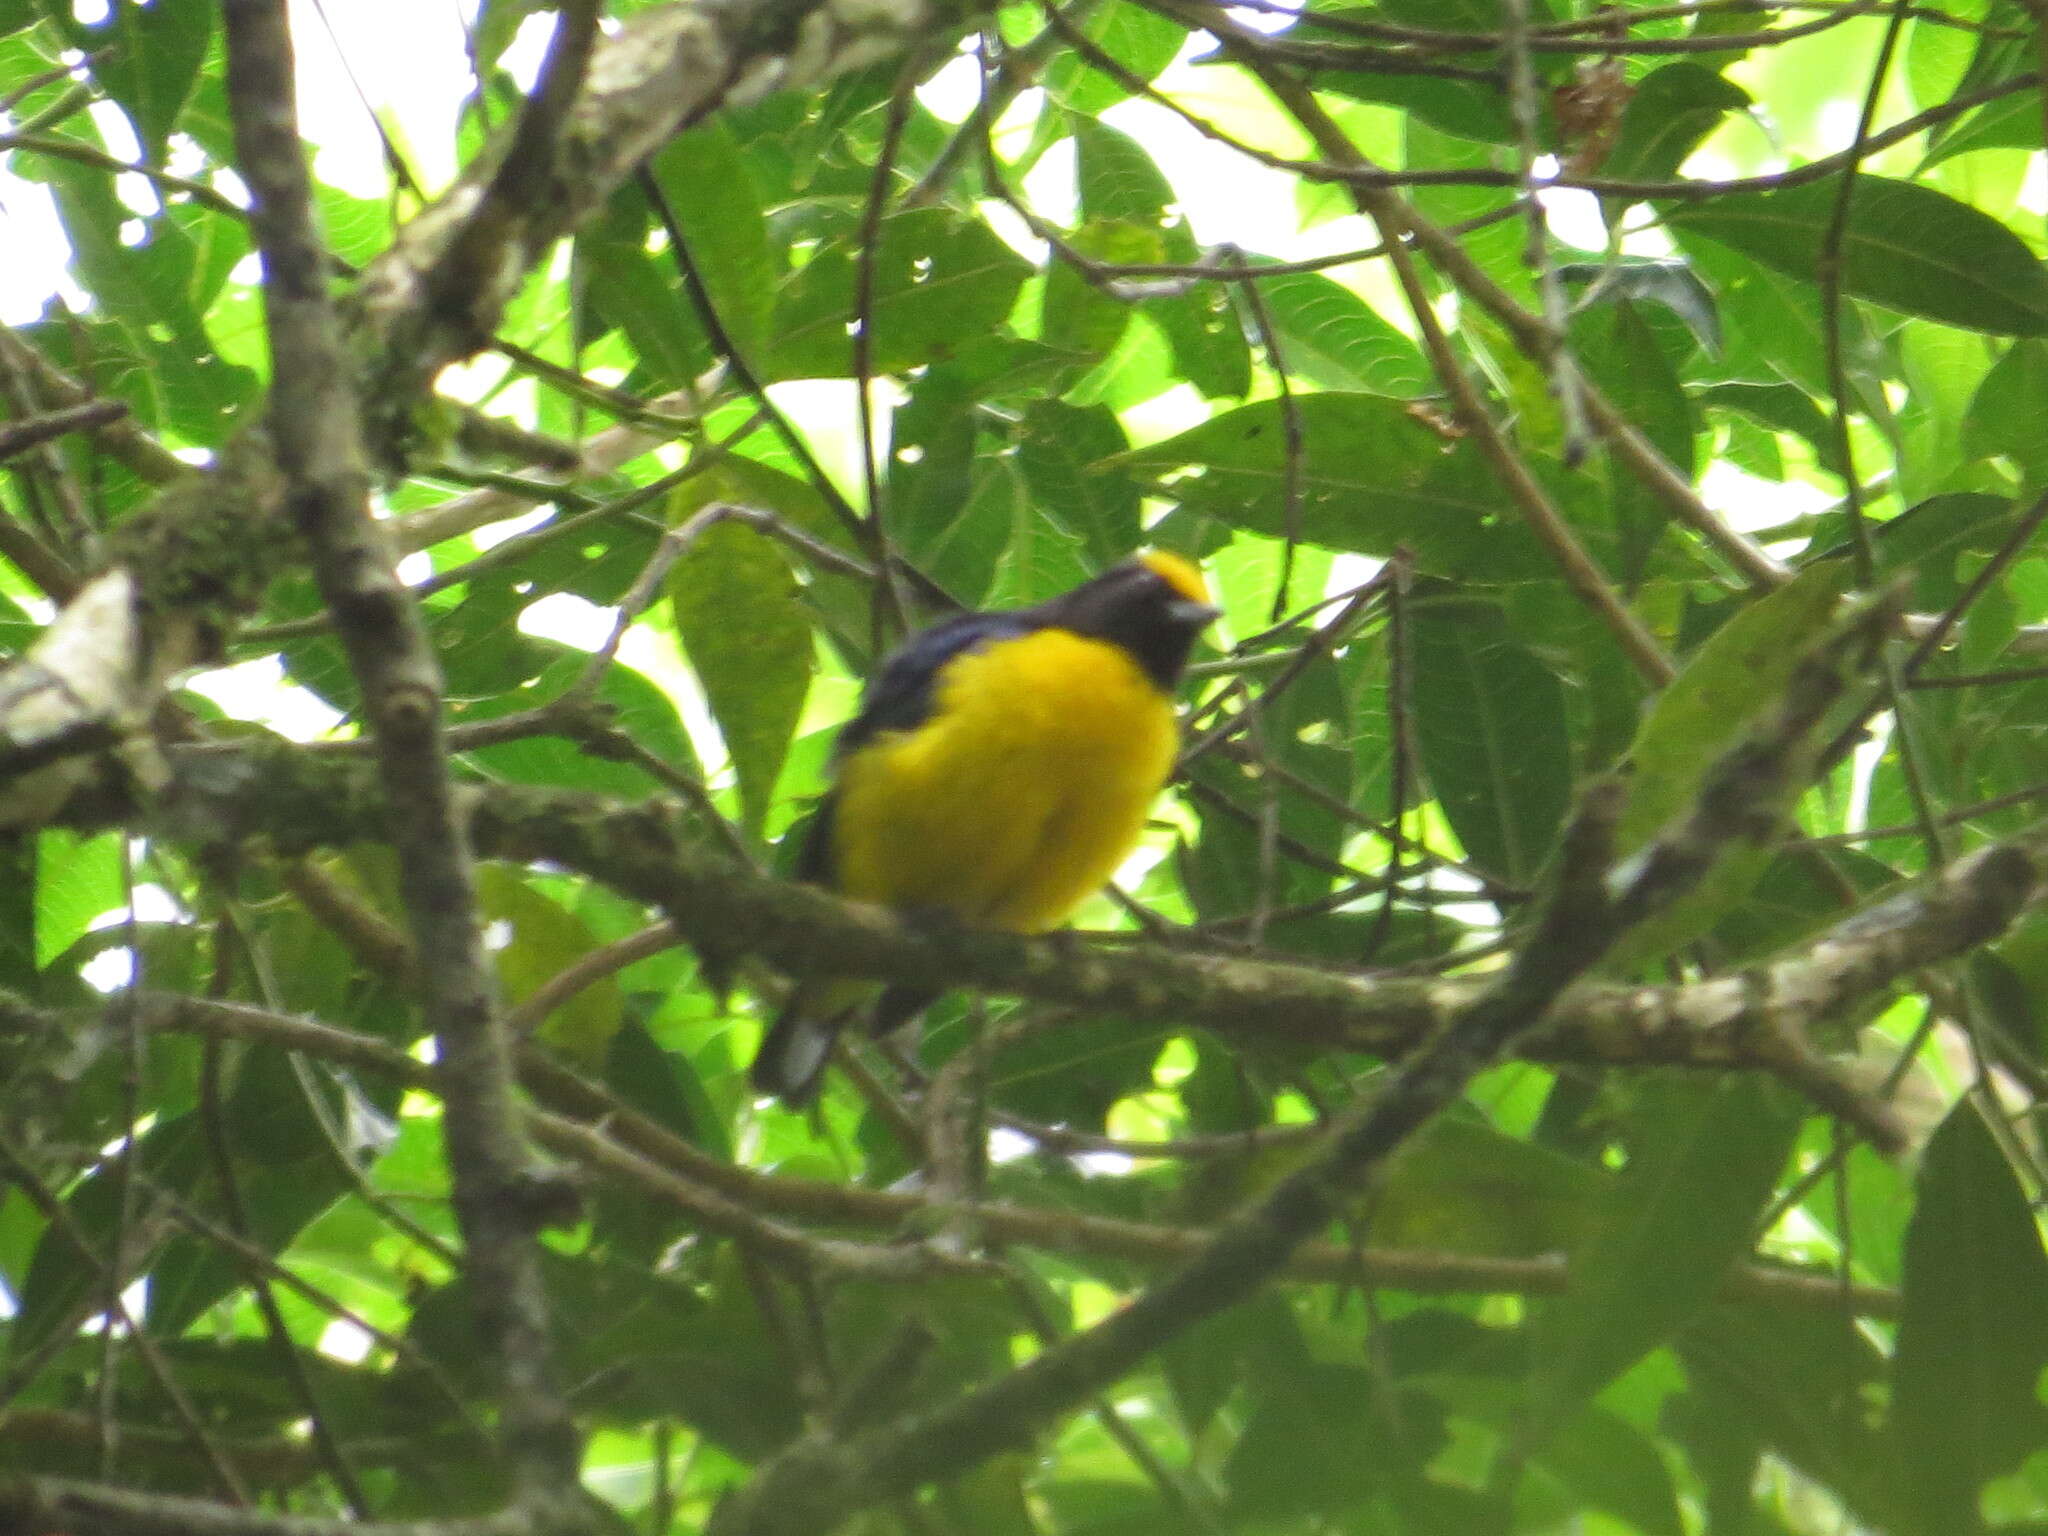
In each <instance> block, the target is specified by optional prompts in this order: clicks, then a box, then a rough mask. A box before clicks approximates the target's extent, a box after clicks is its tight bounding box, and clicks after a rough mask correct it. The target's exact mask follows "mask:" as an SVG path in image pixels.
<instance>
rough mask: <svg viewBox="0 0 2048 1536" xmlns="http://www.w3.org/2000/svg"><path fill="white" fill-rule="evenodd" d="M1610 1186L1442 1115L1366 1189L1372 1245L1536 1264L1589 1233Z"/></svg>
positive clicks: (1465, 1119)
mask: <svg viewBox="0 0 2048 1536" xmlns="http://www.w3.org/2000/svg"><path fill="white" fill-rule="evenodd" d="M1608 1182H1609V1180H1608V1179H1607V1177H1606V1176H1605V1175H1604V1174H1603V1173H1601V1171H1600V1170H1599V1169H1597V1168H1593V1167H1590V1166H1589V1165H1587V1164H1585V1163H1582V1162H1579V1161H1577V1160H1576V1159H1573V1158H1569V1157H1565V1156H1562V1155H1561V1154H1559V1153H1557V1152H1553V1151H1552V1150H1550V1149H1549V1148H1548V1147H1542V1146H1538V1145H1536V1144H1535V1143H1533V1142H1528V1141H1523V1140H1522V1139H1521V1138H1519V1137H1516V1136H1508V1135H1505V1134H1503V1133H1502V1132H1500V1131H1498V1130H1495V1129H1494V1128H1493V1127H1492V1126H1490V1125H1488V1124H1487V1123H1486V1122H1485V1121H1483V1120H1480V1119H1478V1118H1477V1117H1475V1116H1467V1115H1460V1114H1449V1113H1447V1114H1442V1115H1439V1116H1437V1118H1436V1119H1435V1120H1433V1121H1431V1122H1430V1123H1429V1124H1428V1125H1427V1126H1425V1127H1424V1128H1423V1129H1422V1130H1421V1131H1419V1132H1417V1133H1416V1134H1415V1135H1413V1136H1411V1137H1410V1138H1409V1139H1408V1140H1407V1141H1406V1142H1405V1143H1403V1144H1402V1147H1401V1150H1400V1151H1398V1152H1396V1153H1395V1154H1394V1156H1393V1157H1392V1158H1391V1159H1389V1160H1388V1163H1387V1171H1386V1176H1385V1177H1384V1179H1382V1180H1381V1181H1380V1182H1379V1183H1378V1184H1377V1185H1376V1186H1375V1187H1374V1190H1373V1194H1372V1197H1371V1204H1370V1210H1371V1213H1372V1237H1373V1241H1374V1242H1375V1243H1381V1244H1384V1245H1386V1246H1387V1247H1389V1248H1429V1249H1438V1250H1442V1251H1444V1252H1450V1253H1481V1254H1492V1255H1496V1256H1498V1257H1501V1258H1534V1257H1536V1256H1538V1255H1540V1254H1546V1253H1562V1252H1566V1251H1569V1250H1573V1249H1576V1248H1577V1247H1579V1245H1580V1244H1581V1243H1583V1242H1584V1241H1585V1240H1586V1239H1588V1238H1590V1237H1591V1236H1592V1235H1593V1233H1594V1231H1595V1230H1596V1225H1597V1223H1598V1222H1599V1220H1600V1219H1601V1212H1602V1209H1603V1207H1604V1196H1603V1193H1602V1192H1603V1190H1604V1189H1605V1187H1606V1185H1607V1184H1608Z"/></svg>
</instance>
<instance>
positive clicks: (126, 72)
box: [81, 0, 215, 165]
mask: <svg viewBox="0 0 2048 1536" xmlns="http://www.w3.org/2000/svg"><path fill="white" fill-rule="evenodd" d="M214 17H215V9H214V7H212V6H210V5H179V4H176V3H175V0H156V3H155V4H153V5H141V4H138V3H137V0H114V10H113V14H112V16H110V17H109V18H108V19H107V21H106V22H104V23H103V24H101V25H100V26H97V27H93V28H90V29H88V30H87V32H86V37H87V38H88V39H89V40H88V41H86V42H85V43H83V44H82V45H81V46H82V47H83V48H84V49H85V50H86V51H88V52H93V53H97V54H98V57H96V58H95V59H94V60H93V66H92V72H93V76H94V78H95V79H97V80H98V81H99V82H100V84H101V85H103V86H105V87H106V90H107V94H108V95H109V96H111V97H113V98H114V100H116V101H118V102H119V103H120V104H121V105H122V107H123V108H124V109H126V111H127V113H128V116H129V119H130V120H131V121H132V122H133V123H134V124H135V136H136V137H137V138H138V139H140V140H141V141H142V153H143V158H144V159H145V160H147V161H148V162H149V163H150V164H152V165H161V164H162V163H163V157H164V144H165V141H166V140H167V139H169V138H170V136H171V130H172V129H173V128H174V127H176V126H177V122H178V114H179V113H180V112H182V111H183V110H184V108H185V102H186V101H187V100H188V99H189V98H190V96H191V94H192V86H193V82H194V81H195V80H196V79H197V77H198V74H199V65H200V62H201V61H202V60H203V59H204V58H205V57H206V45H207V43H208V41H209V40H210V39H211V38H212V36H213V24H214Z"/></svg>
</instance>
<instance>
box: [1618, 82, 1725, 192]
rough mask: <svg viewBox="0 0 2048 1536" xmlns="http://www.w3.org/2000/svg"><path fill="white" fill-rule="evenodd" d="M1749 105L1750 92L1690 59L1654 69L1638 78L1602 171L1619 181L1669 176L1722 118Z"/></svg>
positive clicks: (1664, 179)
mask: <svg viewBox="0 0 2048 1536" xmlns="http://www.w3.org/2000/svg"><path fill="white" fill-rule="evenodd" d="M1748 105H1749V93H1748V92H1747V91H1745V90H1743V89H1742V87H1741V86H1739V85H1736V84H1735V83H1734V82H1733V81H1730V80H1727V79H1725V78H1723V77H1722V76H1721V75H1719V74H1716V73H1715V72H1714V71H1713V70H1711V69H1705V68H1702V67H1701V66H1700V65H1698V64H1694V63H1692V62H1690V61H1689V60H1684V59H1681V60H1679V61H1677V62H1676V63H1672V64H1666V65H1664V66H1663V67H1662V68H1660V69H1654V70H1652V71H1650V73H1649V74H1647V75H1645V76H1644V77H1643V78H1642V79H1641V80H1640V81H1639V82H1637V84H1636V88H1635V92H1634V94H1632V95H1631V96H1630V97H1629V100H1628V105H1627V106H1626V107H1625V108H1623V109H1622V114H1621V128H1620V130H1619V132H1618V133H1617V135H1616V137H1615V141H1614V148H1613V149H1612V150H1611V151H1609V153H1608V155H1607V158H1606V159H1605V160H1604V161H1602V162H1601V164H1600V172H1599V174H1600V175H1601V176H1603V177H1608V178H1612V179H1613V180H1616V181H1668V180H1669V179H1670V178H1672V177H1673V176H1676V175H1677V174H1678V168H1679V167H1680V166H1681V165H1683V164H1684V163H1685V159H1686V156H1688V155H1690V154H1691V153H1692V152H1693V151H1694V150H1695V149H1697V148H1698V147H1699V144H1700V141H1701V140H1703V139H1705V138H1706V136H1707V135H1708V134H1710V133H1712V132H1713V131H1714V130H1715V129H1716V128H1718V127H1719V126H1720V124H1721V119H1722V118H1724V117H1726V116H1727V115H1728V114H1729V113H1730V112H1740V111H1741V110H1742V109H1743V108H1744V107H1746V106H1748Z"/></svg>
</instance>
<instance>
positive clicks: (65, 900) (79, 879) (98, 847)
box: [35, 827, 127, 970]
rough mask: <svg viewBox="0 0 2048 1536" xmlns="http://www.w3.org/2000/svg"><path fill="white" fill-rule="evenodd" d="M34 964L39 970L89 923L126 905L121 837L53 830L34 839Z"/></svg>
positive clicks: (111, 834) (78, 935) (68, 945)
mask: <svg viewBox="0 0 2048 1536" xmlns="http://www.w3.org/2000/svg"><path fill="white" fill-rule="evenodd" d="M35 893H36V896H35V963H36V969H38V970H41V969H42V968H44V967H45V966H47V965H49V963H50V962H51V961H52V960H55V959H56V958H57V957H58V956H59V955H61V954H63V953H64V951H65V950H67V949H69V948H70V947H71V946H72V945H73V944H76V943H77V942H78V941H79V940H80V939H82V938H84V937H85V935H86V932H87V930H89V929H90V928H91V927H92V925H93V921H94V919H96V918H99V917H101V916H103V915H105V914H106V913H108V912H110V911H112V910H113V909H115V908H116V907H121V906H125V905H126V904H127V895H126V890H125V887H124V885H123V881H122V873H121V839H120V838H119V836H117V835H116V834H114V833H111V832H108V833H103V834H101V835H100V836H98V837H80V836H79V835H78V834H77V833H75V832H69V831H66V830H65V829H63V828H62V827H52V828H50V829H49V830H47V831H45V832H44V833H43V834H42V835H41V836H40V837H39V838H38V839H37V840H36V857H35Z"/></svg>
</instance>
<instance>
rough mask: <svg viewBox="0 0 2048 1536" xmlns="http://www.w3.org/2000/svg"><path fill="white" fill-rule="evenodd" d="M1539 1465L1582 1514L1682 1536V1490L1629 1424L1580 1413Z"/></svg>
mask: <svg viewBox="0 0 2048 1536" xmlns="http://www.w3.org/2000/svg"><path fill="white" fill-rule="evenodd" d="M1534 1464H1535V1466H1536V1467H1538V1468H1539V1469H1541V1470H1542V1471H1544V1472H1546V1473H1548V1474H1549V1475H1550V1476H1552V1477H1554V1478H1556V1479H1557V1480H1558V1481H1559V1482H1560V1483H1562V1484H1563V1485H1564V1486H1565V1487H1566V1488H1567V1489H1569V1490H1570V1494H1571V1501H1572V1502H1573V1503H1574V1504H1576V1505H1578V1506H1579V1507H1581V1508H1583V1509H1597V1510H1603V1511H1605V1512H1606V1513H1608V1514H1610V1515H1613V1516H1614V1517H1615V1518H1616V1519H1618V1520H1621V1521H1623V1522H1624V1523H1625V1524H1626V1526H1627V1528H1628V1529H1629V1530H1631V1531H1638V1532H1641V1533H1642V1536H1684V1532H1685V1520H1684V1517H1683V1516H1681V1515H1680V1514H1679V1510H1678V1489H1677V1488H1676V1487H1675V1486H1674V1485H1673V1483H1672V1480H1671V1471H1670V1469H1669V1468H1668V1467H1666V1466H1665V1465H1664V1462H1663V1459H1662V1458H1661V1457H1660V1456H1659V1455H1658V1453H1657V1446H1656V1442H1655V1441H1653V1440H1652V1439H1651V1438H1650V1437H1649V1436H1648V1435H1646V1434H1644V1433H1643V1432H1642V1431H1641V1430H1639V1429H1637V1428H1636V1427H1635V1426H1634V1425H1633V1424H1631V1423H1629V1422H1628V1421H1627V1420H1626V1419H1623V1418H1621V1417H1620V1416H1619V1415H1617V1414H1612V1413H1607V1412H1604V1411H1603V1410H1601V1409H1600V1408H1597V1407H1589V1408H1585V1409H1582V1410H1581V1411H1580V1412H1579V1413H1578V1414H1576V1415H1575V1416H1574V1417H1573V1418H1572V1419H1571V1421H1570V1422H1569V1423H1567V1424H1566V1425H1565V1426H1564V1427H1563V1428H1562V1429H1560V1430H1559V1431H1558V1432H1557V1433H1556V1434H1555V1435H1553V1436H1552V1437H1551V1438H1550V1440H1549V1442H1548V1443H1547V1444H1546V1445H1545V1446H1544V1447H1543V1449H1542V1450H1541V1451H1540V1452H1539V1453H1538V1454H1537V1456H1536V1457H1535V1463H1534Z"/></svg>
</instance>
